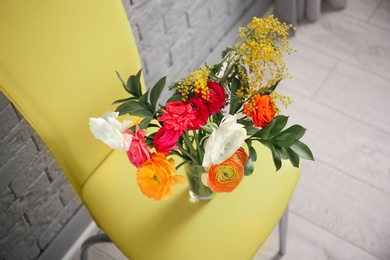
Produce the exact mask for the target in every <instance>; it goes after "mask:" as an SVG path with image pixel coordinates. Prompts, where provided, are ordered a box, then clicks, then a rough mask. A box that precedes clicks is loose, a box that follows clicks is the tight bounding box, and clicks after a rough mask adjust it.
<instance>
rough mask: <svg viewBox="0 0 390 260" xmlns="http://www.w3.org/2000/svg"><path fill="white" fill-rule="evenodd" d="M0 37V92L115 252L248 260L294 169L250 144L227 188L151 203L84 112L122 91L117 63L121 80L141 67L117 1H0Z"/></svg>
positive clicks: (182, 190)
mask: <svg viewBox="0 0 390 260" xmlns="http://www.w3.org/2000/svg"><path fill="white" fill-rule="evenodd" d="M0 39H1V43H0V89H1V91H3V92H4V93H5V94H6V96H7V97H8V98H9V99H10V100H11V101H12V102H13V103H14V104H15V106H16V107H17V108H18V109H19V110H20V111H21V113H22V114H23V116H25V118H26V119H27V120H28V122H29V123H30V124H31V125H32V126H33V127H34V129H36V131H37V132H38V133H39V135H40V136H41V137H42V138H43V140H44V141H45V142H46V144H47V145H48V147H49V148H50V149H51V151H52V152H53V154H54V155H55V157H56V158H57V160H58V161H59V163H60V165H61V166H62V167H63V169H64V171H65V173H66V174H67V176H68V178H69V179H70V181H71V183H72V185H73V186H74V188H75V190H76V191H77V193H78V194H79V196H80V198H81V199H82V201H83V202H84V204H85V205H86V207H87V208H88V210H89V211H90V213H91V215H92V217H93V218H94V220H95V221H96V223H97V224H98V225H99V226H100V227H101V228H102V229H103V230H104V231H105V232H106V233H107V235H108V236H109V237H110V238H111V240H112V241H113V242H114V243H115V244H116V245H117V246H118V247H119V249H120V250H121V251H123V252H124V253H125V254H126V255H127V256H128V257H129V258H131V259H133V260H134V259H135V260H142V259H145V260H154V259H156V260H175V259H178V260H183V259H196V260H209V259H210V260H218V259H223V260H226V259H234V260H245V259H251V257H252V256H253V255H254V254H255V253H256V251H257V250H258V248H259V247H260V245H261V244H262V243H263V241H264V240H265V239H266V238H267V236H268V235H269V233H270V232H271V231H272V229H273V228H274V227H275V225H276V224H277V222H278V221H279V219H280V217H281V215H282V213H283V212H284V209H285V208H286V206H287V204H288V201H289V199H290V197H291V195H292V193H293V190H294V188H295V185H296V183H297V181H298V178H299V172H300V171H299V169H296V168H293V167H292V166H291V165H290V164H289V163H284V165H283V167H282V170H280V171H279V172H277V173H275V171H274V166H273V163H272V158H271V155H270V153H269V151H268V150H267V149H266V148H264V147H262V146H261V145H257V146H256V149H257V150H258V154H259V157H260V158H259V160H258V161H257V162H256V164H255V172H254V174H253V175H252V176H250V177H245V178H244V181H243V183H242V184H241V185H240V186H239V187H238V188H237V189H236V190H235V191H234V192H232V193H228V194H217V196H216V197H215V198H214V199H213V200H211V201H209V202H206V203H193V202H191V201H190V200H189V195H188V187H187V185H181V186H178V188H177V189H176V190H175V195H174V197H173V198H172V199H170V200H164V201H160V202H156V201H154V200H151V199H148V198H147V197H145V196H143V195H142V194H141V193H140V191H139V188H138V187H137V185H136V181H135V168H134V167H133V166H131V165H130V163H129V162H128V160H127V157H126V154H125V153H124V152H119V151H114V152H112V151H111V150H110V149H109V148H107V147H106V146H105V145H104V144H102V143H101V142H100V141H98V140H96V139H95V138H94V137H93V136H92V134H91V133H90V131H89V127H88V118H89V117H92V116H93V117H97V116H100V115H102V114H103V113H104V112H105V111H107V110H110V109H112V107H111V106H110V103H111V102H112V101H113V100H115V99H119V98H122V97H124V96H126V93H125V92H124V91H123V90H122V87H121V84H120V82H119V80H118V79H117V77H116V75H115V70H117V71H119V72H120V73H121V74H122V75H123V78H127V77H128V76H129V75H130V74H135V73H136V72H137V71H138V70H139V68H140V62H139V57H138V52H137V48H136V45H135V42H134V39H133V35H132V33H131V29H130V26H129V24H128V20H127V17H126V14H125V12H124V10H123V7H122V3H121V1H120V0H68V1H56V0H41V1H22V0H2V1H0ZM156 73H161V72H156ZM176 160H178V159H176Z"/></svg>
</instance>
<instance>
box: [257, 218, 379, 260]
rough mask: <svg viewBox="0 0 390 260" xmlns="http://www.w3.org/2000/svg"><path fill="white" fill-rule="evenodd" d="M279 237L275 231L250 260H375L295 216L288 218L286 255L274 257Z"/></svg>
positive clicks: (375, 259) (362, 251)
mask: <svg viewBox="0 0 390 260" xmlns="http://www.w3.org/2000/svg"><path fill="white" fill-rule="evenodd" d="M278 241H279V235H278V231H277V229H275V230H274V231H273V232H272V234H271V235H270V237H269V238H268V240H267V241H266V242H265V244H264V245H263V246H262V248H261V249H260V250H259V251H258V252H257V254H256V255H255V256H254V257H253V259H252V260H280V259H284V260H313V259H315V260H328V259H340V260H347V259H353V260H378V258H376V257H375V256H373V255H371V254H368V253H367V252H365V251H364V250H361V249H360V248H359V247H356V246H354V245H352V244H350V243H348V242H346V241H345V240H343V239H341V238H339V237H337V236H335V235H333V234H332V233H330V232H328V231H326V230H325V229H322V228H319V227H318V226H317V225H314V224H312V223H310V222H309V221H307V220H306V219H304V218H302V217H300V216H298V215H297V214H295V213H291V212H290V214H289V229H288V238H287V251H286V254H285V255H284V256H283V257H282V256H280V255H278V250H279V247H278V243H279V242H278Z"/></svg>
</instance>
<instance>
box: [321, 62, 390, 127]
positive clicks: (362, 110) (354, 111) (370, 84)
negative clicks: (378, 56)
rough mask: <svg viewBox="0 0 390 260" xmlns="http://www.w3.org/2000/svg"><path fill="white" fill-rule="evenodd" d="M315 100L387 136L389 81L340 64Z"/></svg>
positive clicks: (345, 64)
mask: <svg viewBox="0 0 390 260" xmlns="http://www.w3.org/2000/svg"><path fill="white" fill-rule="evenodd" d="M315 100H317V101H319V102H321V103H322V104H325V105H326V104H328V105H331V106H332V107H334V108H335V109H336V110H338V111H339V112H341V113H344V114H347V115H348V116H350V117H352V118H356V119H357V120H360V121H362V122H365V123H367V124H368V125H371V126H375V127H378V128H379V129H381V130H383V131H386V132H388V133H390V127H389V126H390V116H384V112H385V111H390V102H389V100H390V80H389V79H387V78H384V77H381V76H378V75H376V74H374V73H371V72H369V71H367V70H363V69H360V68H358V67H356V66H353V65H350V64H348V63H345V62H340V63H338V64H337V67H336V68H335V70H334V71H333V73H332V75H331V76H330V77H329V78H328V79H327V80H326V82H325V83H324V84H323V85H322V87H321V89H320V91H319V92H318V93H317V95H316V98H315Z"/></svg>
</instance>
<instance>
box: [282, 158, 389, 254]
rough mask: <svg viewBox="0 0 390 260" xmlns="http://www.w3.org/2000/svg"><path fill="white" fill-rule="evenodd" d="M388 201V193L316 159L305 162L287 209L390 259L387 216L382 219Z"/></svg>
mask: <svg viewBox="0 0 390 260" xmlns="http://www.w3.org/2000/svg"><path fill="white" fill-rule="evenodd" d="M386 205H387V206H386ZM388 205H390V195H388V194H385V193H383V192H382V191H379V190H378V189H376V188H373V187H370V186H367V185H366V184H365V183H364V182H362V181H360V180H357V179H355V178H354V177H352V176H349V175H347V174H344V173H343V172H341V171H339V170H337V169H336V168H334V167H331V166H329V165H327V164H326V163H322V162H320V161H317V162H316V163H315V164H306V165H305V171H304V174H302V177H301V179H300V182H299V185H298V187H297V189H296V191H295V193H294V197H293V199H292V200H291V203H290V210H291V211H292V212H294V213H296V214H298V215H299V216H304V218H305V219H307V220H308V221H310V222H311V223H313V224H315V225H317V226H319V227H321V228H323V229H325V230H328V231H329V232H331V233H333V234H335V235H336V236H338V237H339V238H341V239H343V240H345V241H348V242H349V243H350V244H353V245H355V246H356V247H359V248H361V249H362V250H364V251H366V252H368V253H370V254H372V255H375V256H376V257H378V258H380V259H389V258H390V220H386V219H384V216H390V207H388ZM344 259H354V258H352V256H350V257H347V258H344Z"/></svg>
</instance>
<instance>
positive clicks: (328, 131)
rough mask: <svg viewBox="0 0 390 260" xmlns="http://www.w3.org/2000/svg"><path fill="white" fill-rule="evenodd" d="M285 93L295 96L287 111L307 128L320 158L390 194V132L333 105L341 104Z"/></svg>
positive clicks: (316, 154) (307, 139)
mask: <svg viewBox="0 0 390 260" xmlns="http://www.w3.org/2000/svg"><path fill="white" fill-rule="evenodd" d="M284 93H287V94H289V93H290V94H289V96H290V97H292V98H293V99H294V103H293V104H292V105H291V106H290V107H289V109H287V110H286V111H285V114H286V115H290V121H291V123H299V124H301V125H303V126H305V127H306V128H307V129H308V130H307V133H306V135H305V136H304V137H303V141H304V142H305V143H307V144H309V145H310V148H311V149H312V151H313V153H314V157H315V158H316V159H317V160H319V161H322V162H326V163H327V164H328V165H331V166H333V167H336V168H337V169H339V170H340V171H342V172H344V173H348V174H350V175H351V176H354V177H355V178H358V179H360V180H361V181H364V182H366V183H367V185H370V186H374V187H376V188H378V189H380V190H382V191H383V192H385V193H388V194H390V179H389V176H388V171H389V169H390V160H389V158H390V146H389V144H390V135H389V134H388V133H385V132H383V131H381V130H378V129H377V128H376V127H372V126H371V125H370V124H368V123H366V122H361V121H358V120H356V119H354V118H351V117H349V116H348V115H346V114H344V113H341V112H339V111H338V110H336V109H335V108H334V106H333V105H336V106H337V105H338V104H333V103H330V104H327V105H326V106H325V105H323V104H319V103H318V102H316V101H313V100H310V99H308V98H306V97H303V96H299V95H298V94H299V93H293V92H291V91H290V92H287V91H285V92H284ZM382 115H383V116H386V112H385V111H384V112H383V114H382ZM310 163H313V164H314V163H315V162H310ZM322 192H326V190H325V191H322Z"/></svg>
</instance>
